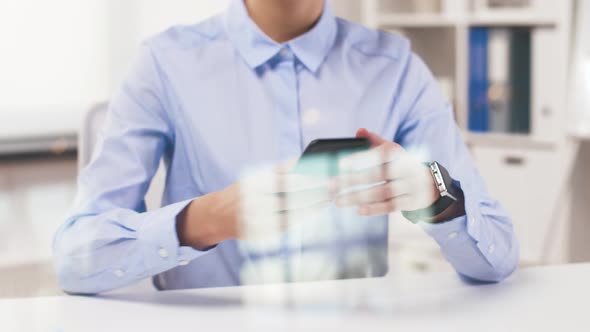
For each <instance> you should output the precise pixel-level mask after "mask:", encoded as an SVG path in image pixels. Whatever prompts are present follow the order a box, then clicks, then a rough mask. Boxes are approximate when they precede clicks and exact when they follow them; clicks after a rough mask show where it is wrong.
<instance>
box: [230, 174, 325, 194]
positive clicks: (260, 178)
mask: <svg viewBox="0 0 590 332" xmlns="http://www.w3.org/2000/svg"><path fill="white" fill-rule="evenodd" d="M327 187H328V179H327V178H326V177H325V176H309V175H302V174H294V173H287V174H278V173H275V172H268V171H261V172H257V173H255V174H251V175H249V176H248V177H246V178H244V179H243V180H242V181H241V186H240V190H241V191H242V192H243V193H256V194H275V193H289V192H298V191H306V190H315V189H321V188H327Z"/></svg>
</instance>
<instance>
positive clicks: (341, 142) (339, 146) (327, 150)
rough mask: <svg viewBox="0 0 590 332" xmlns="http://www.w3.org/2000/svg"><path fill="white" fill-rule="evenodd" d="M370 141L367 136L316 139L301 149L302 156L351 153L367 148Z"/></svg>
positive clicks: (369, 145)
mask: <svg viewBox="0 0 590 332" xmlns="http://www.w3.org/2000/svg"><path fill="white" fill-rule="evenodd" d="M370 147H371V142H369V140H368V139H367V138H330V139H316V140H314V141H312V142H311V143H309V145H308V146H307V148H305V150H304V151H303V157H306V156H307V157H308V156H313V155H317V154H336V155H342V154H346V155H348V154H351V153H355V152H360V151H363V150H368V149H369V148H370Z"/></svg>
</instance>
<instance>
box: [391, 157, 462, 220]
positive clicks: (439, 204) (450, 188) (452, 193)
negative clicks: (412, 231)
mask: <svg viewBox="0 0 590 332" xmlns="http://www.w3.org/2000/svg"><path fill="white" fill-rule="evenodd" d="M424 164H425V165H427V166H428V167H429V168H430V169H431V172H432V167H431V166H432V165H433V164H436V168H438V170H439V171H440V173H441V175H442V178H443V182H444V184H445V187H446V192H445V193H443V192H441V196H440V198H439V199H438V200H437V201H436V202H434V203H433V204H432V205H431V206H429V207H427V208H424V209H420V210H414V211H402V215H403V216H404V217H405V218H406V219H408V220H409V221H411V222H413V223H418V222H421V221H428V220H430V219H432V218H433V217H436V216H438V215H439V214H441V213H443V212H444V211H445V210H446V209H448V208H449V207H450V206H451V205H453V203H455V202H456V200H457V199H456V197H458V195H457V190H458V189H457V187H456V185H455V183H454V181H453V179H452V178H451V176H450V175H449V172H448V171H447V170H446V169H445V168H444V167H442V166H441V165H440V164H438V163H436V162H434V163H424ZM433 180H434V181H435V184H436V182H437V180H436V178H435V176H434V174H433ZM437 186H438V184H437Z"/></svg>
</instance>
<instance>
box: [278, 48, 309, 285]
mask: <svg viewBox="0 0 590 332" xmlns="http://www.w3.org/2000/svg"><path fill="white" fill-rule="evenodd" d="M278 56H279V57H280V58H279V62H278V64H277V66H276V68H275V69H274V73H275V74H276V75H277V76H278V80H277V84H278V86H276V87H275V98H276V99H275V100H276V102H275V105H276V110H275V116H276V124H277V133H278V146H279V147H280V148H279V159H280V160H281V161H287V160H290V159H293V158H296V157H298V156H299V155H301V152H302V151H303V147H302V133H301V121H300V114H299V91H298V77H297V70H296V61H297V60H296V58H295V56H294V55H293V53H292V52H291V50H290V49H289V48H288V47H285V48H283V49H281V51H280V52H279V55H278ZM278 185H279V186H281V184H280V183H279V184H278ZM286 205H288V203H287V204H286ZM281 218H282V219H283V220H280V222H281V224H283V225H288V224H289V215H288V214H282V215H281ZM298 240H299V239H298V238H295V237H294V236H293V234H290V233H289V232H286V233H285V234H284V235H283V236H282V241H281V248H280V255H281V261H282V263H283V273H284V276H285V279H286V281H293V274H294V271H293V266H298V265H299V264H297V263H298V262H296V261H295V260H299V259H300V258H301V257H300V256H301V252H300V250H301V243H300V241H298Z"/></svg>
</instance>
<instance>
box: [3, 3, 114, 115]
mask: <svg viewBox="0 0 590 332" xmlns="http://www.w3.org/2000/svg"><path fill="white" fill-rule="evenodd" d="M105 14H106V4H105V3H104V0H84V1H79V0H52V1H41V0H17V1H0V40H1V41H2V42H1V43H0V59H1V61H0V73H1V75H0V108H4V109H7V108H12V107H16V108H31V107H36V106H37V107H38V106H45V105H77V104H82V103H86V102H88V101H90V100H95V99H100V98H104V97H105V96H106V89H105V87H106V85H105V83H106V82H107V80H108V76H109V75H108V68H107V61H106V59H105V55H106V54H107V53H106V52H107V49H106V46H107V34H106V26H105V24H104V23H103V21H104V18H105Z"/></svg>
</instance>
